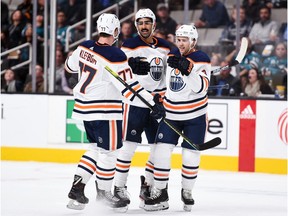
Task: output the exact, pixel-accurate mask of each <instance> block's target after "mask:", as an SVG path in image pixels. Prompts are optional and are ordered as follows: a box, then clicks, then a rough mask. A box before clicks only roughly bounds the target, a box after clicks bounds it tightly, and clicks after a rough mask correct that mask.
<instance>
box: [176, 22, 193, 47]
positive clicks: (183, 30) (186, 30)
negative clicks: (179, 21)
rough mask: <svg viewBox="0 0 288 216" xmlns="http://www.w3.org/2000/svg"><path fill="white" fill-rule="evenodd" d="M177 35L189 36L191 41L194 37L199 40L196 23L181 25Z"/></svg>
mask: <svg viewBox="0 0 288 216" xmlns="http://www.w3.org/2000/svg"><path fill="white" fill-rule="evenodd" d="M175 35H176V37H188V38H189V40H190V43H191V42H192V40H193V39H195V40H196V41H197V39H198V32H197V29H196V27H195V26H194V25H181V26H180V27H179V28H178V29H177V30H176V33H175Z"/></svg>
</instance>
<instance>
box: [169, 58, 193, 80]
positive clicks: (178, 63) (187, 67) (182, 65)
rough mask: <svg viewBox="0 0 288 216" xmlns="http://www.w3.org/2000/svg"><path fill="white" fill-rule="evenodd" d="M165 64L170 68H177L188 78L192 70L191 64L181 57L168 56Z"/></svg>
mask: <svg viewBox="0 0 288 216" xmlns="http://www.w3.org/2000/svg"><path fill="white" fill-rule="evenodd" d="M167 63H168V65H169V66H170V67H172V68H177V69H178V70H179V71H180V72H181V74H182V75H186V76H188V75H189V74H190V72H191V71H192V69H193V66H194V65H193V63H192V62H191V61H189V60H187V59H186V58H185V57H183V56H181V57H179V56H169V58H168V60H167Z"/></svg>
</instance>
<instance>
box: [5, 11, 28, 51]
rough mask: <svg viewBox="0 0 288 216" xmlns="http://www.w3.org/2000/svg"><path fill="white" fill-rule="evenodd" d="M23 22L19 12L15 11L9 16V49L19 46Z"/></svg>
mask: <svg viewBox="0 0 288 216" xmlns="http://www.w3.org/2000/svg"><path fill="white" fill-rule="evenodd" d="M25 24H26V23H25V21H24V19H23V15H22V13H21V11H20V10H15V11H13V12H12V14H11V24H10V26H9V45H8V46H9V48H13V47H16V46H18V45H20V44H21V37H22V35H21V32H22V30H23V29H24V27H25Z"/></svg>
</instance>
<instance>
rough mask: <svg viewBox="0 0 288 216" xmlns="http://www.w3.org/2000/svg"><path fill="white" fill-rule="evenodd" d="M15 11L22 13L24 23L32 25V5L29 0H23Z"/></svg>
mask: <svg viewBox="0 0 288 216" xmlns="http://www.w3.org/2000/svg"><path fill="white" fill-rule="evenodd" d="M17 10H20V11H21V12H22V14H23V15H24V17H25V20H26V22H29V23H32V15H33V4H32V3H31V0H23V1H22V3H20V4H19V5H18V6H17Z"/></svg>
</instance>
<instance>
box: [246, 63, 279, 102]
mask: <svg viewBox="0 0 288 216" xmlns="http://www.w3.org/2000/svg"><path fill="white" fill-rule="evenodd" d="M244 93H245V95H246V96H249V97H258V96H261V94H274V92H273V91H272V89H271V88H270V86H269V85H268V84H267V83H266V82H265V80H264V78H263V76H262V75H261V73H259V71H258V69H256V68H251V69H250V70H249V71H248V83H247V85H246V86H245V90H244Z"/></svg>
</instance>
